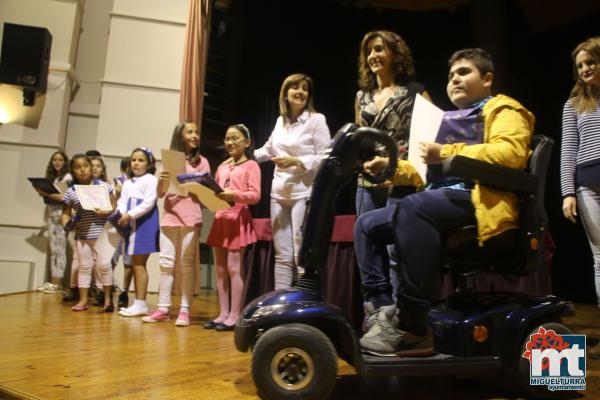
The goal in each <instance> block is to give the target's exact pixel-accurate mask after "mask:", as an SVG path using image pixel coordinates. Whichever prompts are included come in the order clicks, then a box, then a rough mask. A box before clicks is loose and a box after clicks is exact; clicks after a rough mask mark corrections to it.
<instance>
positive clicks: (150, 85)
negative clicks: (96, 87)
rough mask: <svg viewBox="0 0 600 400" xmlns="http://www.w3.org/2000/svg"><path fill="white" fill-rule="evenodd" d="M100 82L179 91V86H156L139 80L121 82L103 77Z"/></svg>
mask: <svg viewBox="0 0 600 400" xmlns="http://www.w3.org/2000/svg"><path fill="white" fill-rule="evenodd" d="M100 83H101V84H102V85H105V84H106V85H112V86H129V87H135V88H142V89H158V90H163V91H166V92H175V93H179V92H180V91H181V89H180V88H172V87H167V86H157V85H155V84H149V83H141V82H122V81H117V80H112V79H103V80H101V81H100Z"/></svg>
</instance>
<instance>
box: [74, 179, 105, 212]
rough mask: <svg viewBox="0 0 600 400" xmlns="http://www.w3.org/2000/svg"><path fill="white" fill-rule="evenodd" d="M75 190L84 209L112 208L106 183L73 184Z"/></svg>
mask: <svg viewBox="0 0 600 400" xmlns="http://www.w3.org/2000/svg"><path fill="white" fill-rule="evenodd" d="M75 191H76V192H77V197H79V203H81V207H83V209H84V210H91V211H93V210H95V209H99V210H110V209H112V205H111V204H110V197H109V195H108V189H107V187H106V185H75Z"/></svg>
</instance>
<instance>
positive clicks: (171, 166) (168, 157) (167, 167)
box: [160, 149, 185, 196]
mask: <svg viewBox="0 0 600 400" xmlns="http://www.w3.org/2000/svg"><path fill="white" fill-rule="evenodd" d="M160 152H161V156H162V168H163V170H164V171H169V172H170V173H171V179H170V180H169V189H167V192H169V193H175V194H178V195H181V196H184V195H185V191H184V190H182V189H181V188H180V187H179V182H178V181H177V175H179V174H185V154H183V153H182V152H181V151H175V150H167V149H162V150H161V151H160Z"/></svg>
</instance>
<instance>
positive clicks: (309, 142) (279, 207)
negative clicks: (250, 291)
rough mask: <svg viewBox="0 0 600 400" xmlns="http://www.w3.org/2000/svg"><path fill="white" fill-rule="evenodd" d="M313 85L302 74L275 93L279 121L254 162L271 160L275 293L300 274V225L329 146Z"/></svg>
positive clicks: (328, 137)
mask: <svg viewBox="0 0 600 400" xmlns="http://www.w3.org/2000/svg"><path fill="white" fill-rule="evenodd" d="M312 89H313V81H312V79H311V78H310V77H309V76H307V75H304V74H293V75H290V76H288V77H287V78H285V80H284V81H283V85H281V91H280V92H279V117H278V118H277V122H276V123H275V128H274V129H273V132H272V133H271V136H270V137H269V139H268V140H267V142H266V143H265V144H264V146H263V147H261V148H260V149H257V150H255V151H254V157H255V158H256V160H257V161H258V162H264V161H267V160H271V161H273V162H274V163H275V173H274V175H273V184H272V187H271V226H272V231H273V245H274V247H275V290H278V289H284V288H288V287H290V286H291V285H292V283H293V282H294V281H296V280H297V279H298V277H299V276H301V275H302V274H303V273H304V271H303V270H302V269H301V268H298V252H299V251H300V246H301V244H302V223H303V221H304V214H305V211H306V203H307V201H308V199H309V197H310V193H311V189H312V182H313V179H314V177H315V173H316V171H317V168H318V167H319V164H320V162H321V159H322V157H323V152H324V151H325V148H326V147H327V145H328V144H329V142H330V140H331V135H330V133H329V128H328V127H327V123H326V122H325V116H324V115H323V114H319V113H318V112H316V111H315V109H314V106H313V98H312Z"/></svg>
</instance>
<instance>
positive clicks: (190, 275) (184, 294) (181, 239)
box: [158, 226, 200, 308]
mask: <svg viewBox="0 0 600 400" xmlns="http://www.w3.org/2000/svg"><path fill="white" fill-rule="evenodd" d="M199 231H200V229H199V228H196V227H186V226H163V227H161V229H160V281H159V284H158V306H159V307H167V308H168V307H171V305H172V301H171V291H172V289H173V277H174V275H175V262H176V261H180V265H181V268H182V282H181V307H187V308H189V307H190V306H191V304H192V300H193V299H194V283H195V282H196V265H195V260H196V250H197V248H198V233H199Z"/></svg>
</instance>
